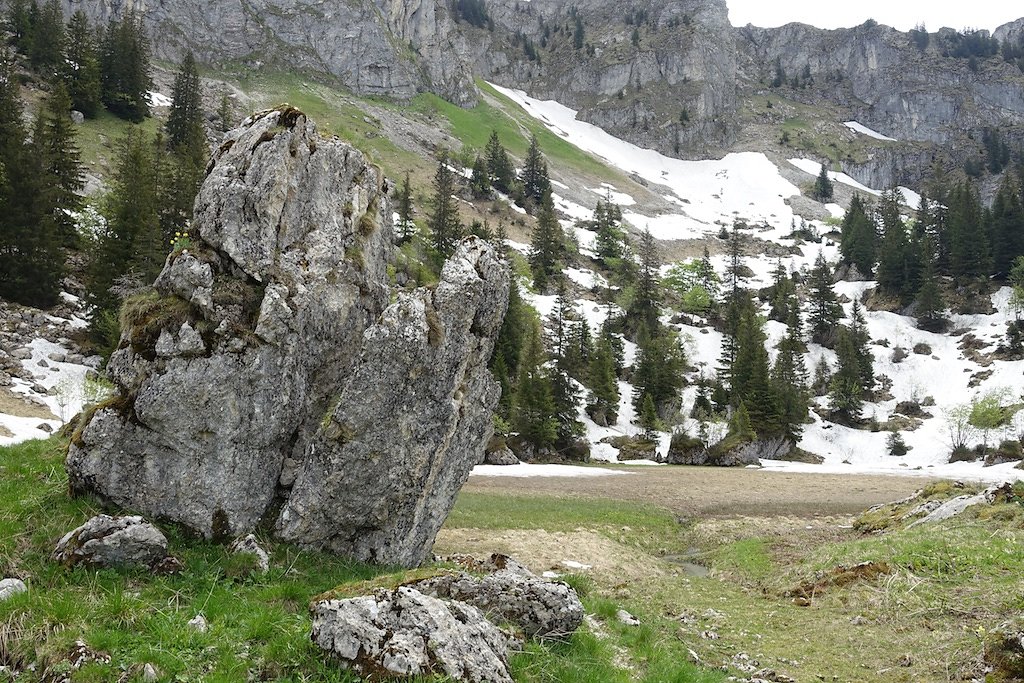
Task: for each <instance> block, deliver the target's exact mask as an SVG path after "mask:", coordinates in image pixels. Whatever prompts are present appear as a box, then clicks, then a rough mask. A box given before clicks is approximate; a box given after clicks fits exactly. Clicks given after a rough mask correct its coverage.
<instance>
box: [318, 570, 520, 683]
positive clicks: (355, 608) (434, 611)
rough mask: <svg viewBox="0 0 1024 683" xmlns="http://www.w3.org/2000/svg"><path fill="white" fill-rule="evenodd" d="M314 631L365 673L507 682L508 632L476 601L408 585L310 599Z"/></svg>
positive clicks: (335, 652) (325, 645) (343, 659)
mask: <svg viewBox="0 0 1024 683" xmlns="http://www.w3.org/2000/svg"><path fill="white" fill-rule="evenodd" d="M312 637H313V642H314V643H316V645H317V646H319V647H320V648H321V649H323V650H325V651H327V652H329V653H331V654H332V655H334V656H335V657H337V658H338V659H339V660H340V661H341V662H342V663H343V664H344V665H345V666H347V667H348V668H351V669H353V670H354V671H356V672H358V673H359V674H360V675H362V676H365V677H370V678H374V677H387V678H396V677H401V678H412V677H415V676H430V675H432V674H438V675H441V676H449V677H451V678H452V679H453V680H456V681H467V682H468V683H512V676H511V674H510V672H509V669H508V652H509V646H510V644H511V643H514V641H511V639H510V638H509V636H507V635H506V634H505V633H503V632H502V631H501V630H499V629H498V628H497V627H496V626H494V625H493V624H492V623H491V622H489V621H487V619H486V618H485V617H484V615H483V613H482V612H481V611H480V610H478V609H477V608H475V607H471V606H469V605H465V604H462V603H459V602H450V601H445V600H439V599H437V598H433V597H429V596H426V595H423V594H422V593H420V592H419V591H417V590H415V589H413V588H409V587H405V586H403V587H400V588H397V589H395V590H393V591H388V590H379V591H377V592H376V593H375V594H374V595H370V596H363V597H358V598H349V599H346V600H324V601H321V602H318V603H316V604H314V605H313V633H312Z"/></svg>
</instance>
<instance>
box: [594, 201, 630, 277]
mask: <svg viewBox="0 0 1024 683" xmlns="http://www.w3.org/2000/svg"><path fill="white" fill-rule="evenodd" d="M591 225H592V226H593V229H594V232H595V233H597V237H596V239H595V242H596V244H595V250H594V251H595V253H596V254H597V258H598V259H600V261H601V262H602V263H604V265H605V266H608V267H611V266H612V264H613V262H614V261H617V260H618V259H621V258H622V256H623V240H624V239H625V237H626V233H625V231H624V230H623V229H622V209H620V208H619V207H618V206H617V205H616V204H613V203H612V201H611V200H610V199H608V200H606V201H601V200H600V199H599V200H598V201H597V206H596V207H595V208H594V219H593V220H592V221H591Z"/></svg>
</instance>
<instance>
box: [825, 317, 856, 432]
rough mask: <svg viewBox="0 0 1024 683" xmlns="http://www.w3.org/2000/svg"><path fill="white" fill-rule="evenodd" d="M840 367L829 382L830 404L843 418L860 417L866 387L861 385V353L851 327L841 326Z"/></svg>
mask: <svg viewBox="0 0 1024 683" xmlns="http://www.w3.org/2000/svg"><path fill="white" fill-rule="evenodd" d="M836 356H837V357H838V359H839V368H838V369H837V370H836V374H835V375H834V376H833V377H832V380H831V382H830V383H829V405H830V407H831V409H832V413H833V414H834V415H836V416H838V417H840V418H841V419H845V420H847V421H854V420H858V419H860V412H861V410H862V406H863V405H864V399H863V394H864V387H862V386H861V383H860V377H861V365H860V361H861V359H860V355H859V354H858V352H857V346H856V342H855V340H854V337H853V335H852V334H851V332H850V329H849V328H848V327H845V326H840V328H839V333H838V341H837V343H836Z"/></svg>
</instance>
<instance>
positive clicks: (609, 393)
mask: <svg viewBox="0 0 1024 683" xmlns="http://www.w3.org/2000/svg"><path fill="white" fill-rule="evenodd" d="M588 374H589V375H590V399H589V401H588V402H587V414H588V415H590V419H592V420H593V421H594V422H596V423H597V424H599V425H601V426H604V427H607V426H610V425H614V424H615V423H616V422H617V421H618V417H619V384H618V379H617V377H616V374H615V352H614V350H613V348H612V340H611V338H610V334H602V335H601V337H600V338H599V339H598V341H597V345H596V346H595V347H594V355H593V358H591V361H590V369H589V373H588Z"/></svg>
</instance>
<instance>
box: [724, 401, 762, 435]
mask: <svg viewBox="0 0 1024 683" xmlns="http://www.w3.org/2000/svg"><path fill="white" fill-rule="evenodd" d="M729 436H730V437H732V438H734V439H738V440H740V441H747V442H749V441H753V440H755V439H756V438H757V437H758V434H757V432H756V431H755V430H754V425H753V424H752V423H751V421H750V413H749V412H748V411H747V406H746V404H745V403H743V402H742V401H741V402H740V404H739V406H738V407H737V408H736V409H735V410H733V411H732V415H731V416H730V418H729Z"/></svg>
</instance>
